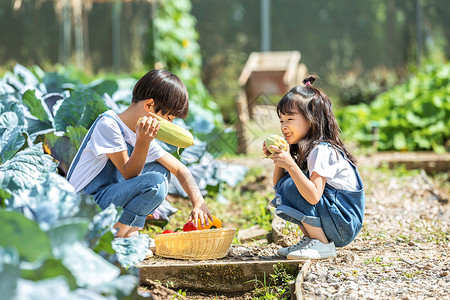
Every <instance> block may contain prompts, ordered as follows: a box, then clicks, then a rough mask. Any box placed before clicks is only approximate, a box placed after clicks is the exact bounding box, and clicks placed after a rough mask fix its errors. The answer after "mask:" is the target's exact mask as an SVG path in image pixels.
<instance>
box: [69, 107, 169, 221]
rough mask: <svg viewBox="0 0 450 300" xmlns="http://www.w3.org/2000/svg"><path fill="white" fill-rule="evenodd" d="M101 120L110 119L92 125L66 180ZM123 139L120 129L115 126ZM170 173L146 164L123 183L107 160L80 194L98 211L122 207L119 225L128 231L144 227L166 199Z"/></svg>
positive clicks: (130, 147) (161, 167)
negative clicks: (89, 200) (139, 171)
mask: <svg viewBox="0 0 450 300" xmlns="http://www.w3.org/2000/svg"><path fill="white" fill-rule="evenodd" d="M101 117H109V118H112V119H113V120H115V121H116V122H117V120H116V119H114V118H113V117H112V116H111V115H108V114H101V115H99V116H98V118H97V119H96V120H95V122H94V123H93V124H92V126H91V128H90V129H89V132H88V133H87V135H86V138H85V139H84V142H83V144H82V145H81V147H80V150H79V151H78V154H77V156H76V157H75V159H74V163H73V164H72V166H71V168H70V170H69V171H68V175H67V179H69V178H70V176H71V175H72V171H73V169H74V168H75V166H76V164H77V163H78V161H79V159H80V156H81V153H82V152H83V150H84V148H86V145H87V142H88V141H89V139H90V136H91V135H92V131H93V129H94V127H95V125H96V124H97V122H98V120H99V119H100V118H101ZM117 124H118V125H119V127H120V130H121V131H122V135H124V130H123V128H122V126H121V125H120V124H119V122H117ZM127 148H128V155H131V152H132V151H133V149H134V148H133V146H131V145H130V144H128V143H127ZM169 180H170V172H169V171H168V170H167V169H166V168H165V167H163V166H162V165H161V164H160V163H158V162H156V161H155V162H150V163H146V164H145V166H144V168H143V170H142V173H141V175H139V176H136V177H134V178H131V179H128V180H125V178H123V176H122V174H120V172H119V170H118V169H117V168H116V167H115V166H114V164H113V163H112V161H111V160H109V159H108V162H107V163H106V165H105V167H104V168H103V170H102V171H101V172H100V173H99V174H98V175H97V176H96V177H95V178H94V179H93V180H92V181H91V182H90V183H89V184H88V185H87V186H86V187H85V188H84V189H83V190H82V191H81V192H82V193H84V194H88V195H93V196H94V199H95V202H97V204H98V205H99V206H100V208H101V209H105V208H107V207H108V206H109V205H110V204H111V203H113V204H114V205H116V206H119V207H122V208H123V211H122V215H121V217H120V219H119V222H120V223H122V224H125V225H129V226H132V227H144V224H145V220H146V218H147V216H148V215H149V214H151V213H153V211H154V210H155V208H157V207H158V206H159V205H160V204H161V203H162V202H163V201H164V199H165V198H166V196H167V192H168V181H169Z"/></svg>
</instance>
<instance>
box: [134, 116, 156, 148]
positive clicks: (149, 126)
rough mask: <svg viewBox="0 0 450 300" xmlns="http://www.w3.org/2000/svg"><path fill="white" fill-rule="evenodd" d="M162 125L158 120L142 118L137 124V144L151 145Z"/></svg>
mask: <svg viewBox="0 0 450 300" xmlns="http://www.w3.org/2000/svg"><path fill="white" fill-rule="evenodd" d="M160 127H161V123H160V122H158V120H157V119H153V118H147V117H142V118H140V119H139V120H138V121H137V122H136V142H137V141H140V142H144V143H146V144H148V145H150V142H151V141H153V139H154V138H155V136H156V134H157V133H158V130H159V128H160Z"/></svg>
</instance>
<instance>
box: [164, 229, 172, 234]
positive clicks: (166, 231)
mask: <svg viewBox="0 0 450 300" xmlns="http://www.w3.org/2000/svg"><path fill="white" fill-rule="evenodd" d="M166 233H173V230H170V229H166V230H164V231H163V234H166Z"/></svg>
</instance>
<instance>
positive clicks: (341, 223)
mask: <svg viewBox="0 0 450 300" xmlns="http://www.w3.org/2000/svg"><path fill="white" fill-rule="evenodd" d="M338 150H339V149H338ZM339 151H340V153H341V154H342V156H343V157H344V158H345V159H346V160H347V161H348V162H349V163H350V165H351V166H352V167H353V169H354V170H355V174H356V177H357V180H358V183H359V186H360V188H361V189H360V190H358V191H346V190H342V189H337V188H335V187H332V186H331V185H329V184H328V183H327V184H325V189H324V192H323V195H322V197H321V198H320V200H319V202H318V203H317V204H316V205H312V204H310V203H309V202H308V201H306V200H305V198H303V196H302V195H301V194H300V192H299V191H298V189H297V186H296V185H295V183H294V181H293V180H292V178H291V176H290V175H289V174H287V175H285V176H284V177H282V178H281V179H280V180H279V181H278V182H277V184H276V185H275V187H274V188H275V198H274V199H273V200H272V202H271V203H270V204H271V205H272V206H274V207H275V208H276V210H275V214H277V215H278V216H279V217H281V218H282V219H284V220H286V221H289V222H292V223H295V224H298V225H302V223H306V224H308V225H311V226H315V227H321V228H322V229H323V231H324V233H325V235H326V236H327V238H328V240H330V241H333V242H334V244H335V246H336V247H343V246H345V245H348V244H349V243H350V242H351V241H353V240H354V239H355V237H356V236H357V235H358V233H359V231H360V230H361V227H362V222H363V215H364V206H365V202H366V198H365V194H364V187H363V183H362V180H361V177H360V176H359V173H358V170H357V168H356V166H355V165H354V164H353V163H352V162H351V161H350V160H348V159H347V158H346V156H345V154H344V153H343V152H342V151H341V150H339ZM305 175H306V176H307V177H308V178H309V172H308V171H306V173H305Z"/></svg>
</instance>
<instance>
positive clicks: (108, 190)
mask: <svg viewBox="0 0 450 300" xmlns="http://www.w3.org/2000/svg"><path fill="white" fill-rule="evenodd" d="M188 107H189V104H188V93H187V90H186V87H185V86H184V84H183V82H182V81H181V80H180V79H179V78H178V77H177V76H176V75H174V74H172V73H171V72H169V71H166V70H156V69H155V70H152V71H150V72H148V73H147V74H145V75H144V76H143V77H142V78H141V79H139V81H138V82H137V83H136V85H135V87H134V89H133V98H132V103H131V105H130V106H129V107H128V108H127V109H126V110H125V111H124V112H122V113H120V114H116V113H115V112H114V111H113V110H109V111H106V112H105V113H103V114H101V115H100V116H99V117H98V118H97V120H96V121H95V122H94V124H93V125H92V126H91V128H90V129H89V132H88V133H87V134H86V137H85V138H84V140H83V143H82V145H81V147H80V149H79V150H78V153H77V155H76V156H75V159H74V160H73V162H72V164H71V166H70V168H69V171H68V175H67V179H68V180H69V182H70V183H71V184H72V185H73V186H74V187H75V191H77V192H82V193H85V194H88V195H94V198H95V201H96V202H97V204H98V205H99V206H100V208H102V209H105V208H106V207H108V206H109V205H110V204H111V203H113V204H115V205H116V206H119V207H122V208H123V211H122V215H121V217H120V219H119V221H118V222H117V224H116V225H115V226H114V227H115V228H117V230H118V231H117V234H116V236H117V237H125V238H126V237H130V236H133V235H136V234H138V231H139V230H140V229H141V228H142V227H144V223H145V219H146V218H147V216H148V215H149V214H151V213H152V212H153V211H154V210H155V208H157V207H158V206H159V205H160V204H161V203H162V201H163V200H164V199H165V197H166V195H167V190H168V180H169V179H170V173H171V174H174V175H175V176H176V177H177V178H178V180H179V181H180V183H181V185H182V187H183V189H184V190H185V191H186V193H187V194H188V196H189V199H190V200H191V203H192V206H193V209H192V212H191V214H190V217H189V221H191V220H193V221H194V223H195V225H197V222H199V223H201V224H202V225H204V224H208V223H209V222H208V219H210V220H212V217H211V214H210V212H209V210H208V208H207V207H206V203H205V201H204V199H203V196H202V194H201V191H200V189H199V187H198V186H197V184H196V182H195V181H194V178H193V177H192V175H191V173H190V171H189V169H188V168H187V167H186V166H185V165H183V164H182V163H181V162H180V161H179V160H178V159H176V158H175V157H174V156H173V155H171V154H170V153H168V152H166V151H164V149H162V147H161V146H160V145H159V144H158V143H157V142H156V141H154V138H155V136H156V134H157V133H158V130H159V127H160V124H159V123H158V121H157V120H156V119H153V118H152V117H151V115H150V114H149V112H151V113H154V114H157V115H159V116H161V117H163V118H165V119H167V120H168V121H173V119H174V118H176V117H180V118H185V117H186V116H187V114H188ZM138 120H139V121H138Z"/></svg>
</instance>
